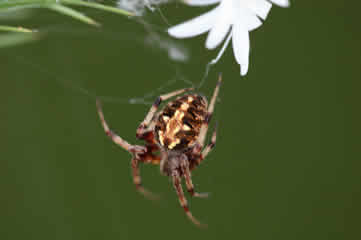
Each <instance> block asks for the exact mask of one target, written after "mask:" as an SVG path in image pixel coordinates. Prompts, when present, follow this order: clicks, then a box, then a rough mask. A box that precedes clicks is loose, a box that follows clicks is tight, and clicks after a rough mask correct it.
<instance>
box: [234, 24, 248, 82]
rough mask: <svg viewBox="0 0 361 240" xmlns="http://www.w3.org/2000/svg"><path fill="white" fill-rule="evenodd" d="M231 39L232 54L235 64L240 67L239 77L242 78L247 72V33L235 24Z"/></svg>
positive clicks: (239, 25) (241, 26)
mask: <svg viewBox="0 0 361 240" xmlns="http://www.w3.org/2000/svg"><path fill="white" fill-rule="evenodd" d="M232 38H233V39H232V45H233V53H234V56H235V58H236V61H237V63H238V64H239V65H241V75H242V76H244V75H246V74H247V72H248V58H249V45H250V44H249V33H248V31H247V29H246V28H245V27H244V26H243V25H242V24H241V23H240V22H237V23H235V24H234V25H233V28H232Z"/></svg>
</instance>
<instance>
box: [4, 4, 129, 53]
mask: <svg viewBox="0 0 361 240" xmlns="http://www.w3.org/2000/svg"><path fill="white" fill-rule="evenodd" d="M65 5H70V6H81V7H88V8H95V9H99V10H101V11H106V12H112V13H116V14H120V15H124V16H133V15H134V14H133V13H131V12H129V11H126V10H123V9H119V8H114V7H110V6H105V5H103V4H99V3H95V2H87V1H83V0H11V1H8V0H2V1H0V17H1V16H3V15H6V16H11V14H9V13H13V12H14V11H16V12H19V11H20V10H31V9H37V8H46V9H49V10H53V11H56V12H58V13H60V14H63V15H66V16H70V17H72V18H73V19H76V20H78V21H81V22H84V23H86V24H89V25H93V26H100V24H99V23H98V22H97V21H95V20H94V19H92V18H90V17H88V16H86V15H85V14H83V13H82V12H81V11H79V10H75V9H73V8H71V7H68V6H65ZM2 31H7V32H12V34H5V35H4V34H2V35H0V47H6V46H13V45H17V44H21V43H25V42H28V41H33V40H36V39H38V38H39V34H37V33H36V31H33V30H31V29H27V28H25V27H14V26H4V25H0V32H2ZM24 33H26V34H24ZM29 34H32V35H34V34H36V35H37V36H29Z"/></svg>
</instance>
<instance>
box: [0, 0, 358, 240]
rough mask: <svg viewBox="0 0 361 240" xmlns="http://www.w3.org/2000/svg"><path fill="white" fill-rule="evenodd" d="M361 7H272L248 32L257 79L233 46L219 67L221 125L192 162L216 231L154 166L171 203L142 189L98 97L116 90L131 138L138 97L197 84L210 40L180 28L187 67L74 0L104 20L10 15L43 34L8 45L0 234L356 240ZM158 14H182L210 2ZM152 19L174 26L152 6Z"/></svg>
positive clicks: (113, 96)
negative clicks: (91, 22) (202, 157)
mask: <svg viewBox="0 0 361 240" xmlns="http://www.w3.org/2000/svg"><path fill="white" fill-rule="evenodd" d="M360 7H361V4H360V3H359V2H357V3H356V2H353V3H350V2H346V1H292V6H291V8H289V9H282V8H278V7H273V9H272V11H271V13H270V15H269V17H268V19H267V20H266V22H265V23H264V25H263V26H262V27H261V28H259V29H258V30H256V31H254V32H252V33H251V47H252V49H251V56H250V70H249V73H248V75H247V76H246V77H245V78H241V77H240V75H239V66H238V65H237V64H236V62H235V60H234V58H233V53H232V50H231V49H230V48H229V49H228V50H227V52H226V54H225V55H224V56H223V57H222V59H221V61H220V62H219V63H218V64H217V65H216V66H215V67H213V68H212V69H211V71H210V72H209V76H208V78H207V79H206V81H205V83H204V85H203V86H202V88H201V89H200V91H201V92H202V93H204V94H205V95H207V96H209V95H210V94H211V92H212V91H213V88H214V86H215V83H216V79H217V75H218V73H219V72H222V73H223V78H224V84H223V86H222V89H221V92H220V99H219V101H218V103H217V106H216V113H215V118H214V122H213V123H215V122H216V121H218V133H219V135H218V136H219V137H218V142H217V146H216V148H215V150H214V151H213V152H212V153H211V154H210V155H209V157H208V158H207V160H206V161H205V162H204V164H203V165H202V166H201V167H200V168H198V169H197V170H196V171H194V174H193V175H194V177H193V179H194V182H195V184H196V188H197V190H198V191H201V192H202V191H205V192H211V196H210V198H209V199H190V208H191V210H192V212H193V214H194V215H195V216H196V217H197V218H198V219H199V220H200V221H201V222H203V223H207V224H208V225H209V227H208V228H207V229H198V228H196V227H195V226H193V225H192V223H191V222H190V221H189V220H188V219H187V218H186V216H185V214H184V213H183V210H182V209H181V207H180V206H179V204H178V200H177V196H176V194H175V192H174V191H173V188H172V186H171V182H170V181H169V180H168V179H167V178H166V177H164V176H161V175H160V174H159V169H158V167H157V166H148V165H147V166H144V167H143V168H142V177H143V181H144V185H145V186H146V187H147V188H149V189H151V190H152V191H154V192H156V193H159V194H160V195H161V200H159V201H156V202H152V201H149V200H147V199H145V198H144V197H142V196H141V195H140V194H138V193H137V192H136V191H135V189H134V186H133V184H132V180H131V172H130V155H129V154H128V153H127V152H125V151H123V150H122V149H120V148H118V147H117V146H115V145H114V144H113V143H112V142H111V141H110V140H109V139H108V138H106V136H105V134H104V131H103V129H102V128H101V126H100V123H99V120H98V117H97V115H96V109H95V99H94V95H98V96H107V97H106V98H105V97H104V98H103V107H104V112H105V115H106V118H107V120H108V122H109V124H110V125H111V127H112V128H113V129H114V130H115V131H116V132H117V133H119V134H120V135H121V136H123V137H124V138H126V139H127V140H129V141H130V142H132V143H136V142H137V141H136V139H135V130H136V128H137V126H138V124H139V123H140V121H142V120H143V118H144V116H145V113H146V111H147V110H148V108H149V105H144V104H130V103H129V100H130V99H131V98H133V97H143V96H145V95H147V94H149V93H151V92H153V93H154V94H155V95H154V97H151V98H149V99H150V100H153V98H155V97H156V95H157V94H159V93H163V92H166V91H170V90H174V89H177V88H182V87H184V86H188V85H187V84H186V83H185V82H184V81H182V80H180V78H181V77H183V78H185V79H188V80H190V81H192V82H193V83H194V84H197V83H198V82H199V81H200V79H201V78H202V75H203V73H204V69H205V65H206V63H207V62H208V61H210V60H211V59H212V58H213V57H214V56H215V55H216V53H217V51H207V50H206V49H205V48H204V40H205V37H206V36H205V35H204V36H201V37H198V38H194V39H188V40H184V41H182V40H180V41H179V43H180V44H183V46H184V47H185V48H187V49H188V51H189V52H190V60H189V61H187V62H184V63H178V62H173V61H171V60H170V59H169V58H168V54H167V52H165V51H163V50H161V49H159V48H157V47H156V44H155V45H149V44H147V43H146V40H145V39H146V38H147V37H148V33H147V31H146V30H145V28H144V27H143V25H142V24H140V23H138V22H135V21H131V20H129V19H127V18H125V17H122V16H119V15H114V14H105V13H104V12H100V11H99V10H89V9H83V8H78V10H81V11H83V12H85V13H86V14H87V15H88V16H91V17H93V18H94V19H96V20H98V21H99V22H101V23H102V25H103V26H102V28H95V27H91V26H88V25H86V24H82V23H80V22H77V21H75V20H73V19H71V18H68V17H65V16H62V15H59V14H57V13H53V12H50V11H48V10H34V11H33V12H31V14H30V15H27V17H26V18H23V19H16V18H15V19H7V18H1V19H0V21H1V24H12V25H21V26H24V27H30V28H36V29H38V30H39V31H42V32H46V35H45V36H43V38H42V39H41V40H39V41H36V42H32V43H28V44H24V45H21V46H15V47H11V48H1V49H0V52H1V54H0V62H1V75H0V76H1V87H0V96H1V102H0V105H1V107H0V109H1V110H0V113H1V118H0V144H1V157H0V159H1V160H0V189H1V192H0V239H169V238H170V239H220V238H223V239H224V238H226V239H247V240H248V239H263V240H264V239H277V240H280V239H287V240H289V239H318V240H320V239H361V229H360V221H361V211H360V210H361V208H360V202H361V197H360V196H361V195H360V191H361V189H360V188H361V173H360V163H359V162H360V159H361V158H360V156H361V154H360V148H361V131H360V122H361V114H360V103H361V102H360V100H361V94H360V89H361V84H360V80H361V74H360V63H361V44H360V43H361V31H360V17H359V16H360V14H359V9H360ZM162 10H163V14H164V15H165V16H166V18H167V19H168V21H169V22H171V23H172V24H175V23H179V22H181V21H184V20H185V19H189V18H191V17H193V16H196V15H198V14H200V13H201V12H205V11H206V10H207V8H190V7H186V6H182V5H179V4H178V5H176V4H173V5H167V6H163V7H162ZM144 20H145V21H146V22H148V23H152V24H153V26H152V29H153V30H158V29H160V31H162V29H163V30H164V29H166V27H167V25H166V24H165V23H164V21H163V20H162V19H161V17H160V16H159V13H157V12H155V13H153V14H148V15H147V16H145V18H144ZM159 33H160V32H159ZM161 36H163V37H166V34H163V35H161ZM0 37H1V35H0ZM174 77H178V78H177V79H178V80H177V81H175V82H174V83H172V84H168V85H167V83H169V81H170V80H171V79H173V78H174ZM160 86H163V87H164V88H162V89H161V90H159V89H158V88H159V87H160ZM149 99H146V100H147V101H148V100H149ZM213 123H212V125H213ZM137 143H138V142H137ZM188 199H189V197H188Z"/></svg>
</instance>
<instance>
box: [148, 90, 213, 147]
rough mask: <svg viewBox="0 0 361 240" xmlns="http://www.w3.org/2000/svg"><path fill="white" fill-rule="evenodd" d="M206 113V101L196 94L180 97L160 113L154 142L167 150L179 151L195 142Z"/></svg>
mask: <svg viewBox="0 0 361 240" xmlns="http://www.w3.org/2000/svg"><path fill="white" fill-rule="evenodd" d="M206 113H207V101H206V99H205V98H204V97H202V96H200V95H197V94H188V95H184V96H181V97H179V98H177V99H175V100H174V101H172V102H170V103H169V104H168V105H167V106H165V107H164V109H163V110H162V111H161V112H160V114H159V117H158V119H157V123H156V126H155V128H154V131H155V135H156V140H157V141H158V143H159V144H160V145H161V146H163V147H164V148H166V149H168V150H181V149H185V148H188V147H190V146H192V145H193V143H194V142H195V141H196V140H197V138H198V135H199V131H200V128H201V125H202V124H203V123H204V121H205V118H206Z"/></svg>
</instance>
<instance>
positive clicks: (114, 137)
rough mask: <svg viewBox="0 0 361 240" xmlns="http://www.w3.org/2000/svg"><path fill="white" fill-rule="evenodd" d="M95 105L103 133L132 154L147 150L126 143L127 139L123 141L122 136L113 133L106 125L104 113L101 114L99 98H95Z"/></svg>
mask: <svg viewBox="0 0 361 240" xmlns="http://www.w3.org/2000/svg"><path fill="white" fill-rule="evenodd" d="M96 105H97V109H98V114H99V118H100V121H101V124H102V126H103V128H104V131H105V134H106V135H107V136H108V137H109V138H110V139H111V140H112V141H113V142H114V143H115V144H117V145H118V146H120V147H122V148H124V149H125V150H127V151H128V152H129V153H131V154H132V155H134V154H142V153H145V152H146V151H147V148H146V147H143V146H139V145H132V144H130V143H128V142H127V141H125V140H124V139H123V138H121V137H120V136H118V135H117V134H115V133H114V132H113V131H112V130H111V129H110V128H109V126H108V124H107V122H106V121H105V119H104V114H103V110H102V106H101V103H100V101H99V99H97V100H96Z"/></svg>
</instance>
